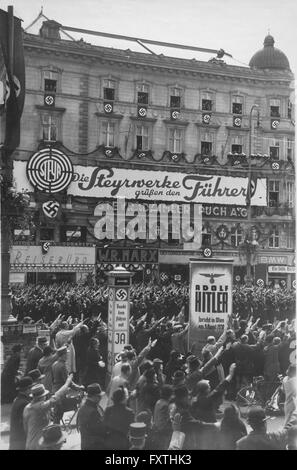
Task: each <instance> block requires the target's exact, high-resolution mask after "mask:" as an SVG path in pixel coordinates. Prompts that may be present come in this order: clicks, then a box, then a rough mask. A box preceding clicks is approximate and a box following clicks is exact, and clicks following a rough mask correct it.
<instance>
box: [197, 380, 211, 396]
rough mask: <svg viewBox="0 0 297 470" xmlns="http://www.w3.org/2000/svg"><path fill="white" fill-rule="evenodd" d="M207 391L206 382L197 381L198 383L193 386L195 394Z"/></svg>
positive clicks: (207, 383) (207, 384)
mask: <svg viewBox="0 0 297 470" xmlns="http://www.w3.org/2000/svg"><path fill="white" fill-rule="evenodd" d="M208 390H209V382H208V380H199V382H198V383H197V384H196V386H195V394H197V395H198V394H200V393H204V392H207V391H208Z"/></svg>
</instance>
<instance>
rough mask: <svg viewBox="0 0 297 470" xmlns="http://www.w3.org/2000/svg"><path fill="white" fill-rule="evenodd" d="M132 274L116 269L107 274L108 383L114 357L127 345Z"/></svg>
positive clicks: (120, 268) (119, 268)
mask: <svg viewBox="0 0 297 470" xmlns="http://www.w3.org/2000/svg"><path fill="white" fill-rule="evenodd" d="M132 276H133V273H131V272H129V271H126V269H124V268H122V267H117V268H115V269H114V270H113V271H110V272H109V273H108V357H107V380H108V381H109V379H110V376H111V372H112V368H113V366H114V364H115V358H116V356H117V355H118V354H119V353H120V352H121V351H122V350H123V348H124V346H125V344H128V343H129V317H130V288H131V281H132Z"/></svg>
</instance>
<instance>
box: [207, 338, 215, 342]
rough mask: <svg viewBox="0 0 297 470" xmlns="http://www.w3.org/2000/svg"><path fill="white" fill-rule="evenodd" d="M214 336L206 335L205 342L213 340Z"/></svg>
mask: <svg viewBox="0 0 297 470" xmlns="http://www.w3.org/2000/svg"><path fill="white" fill-rule="evenodd" d="M215 340H216V339H215V337H214V336H208V337H207V342H208V343H209V342H210V341H215Z"/></svg>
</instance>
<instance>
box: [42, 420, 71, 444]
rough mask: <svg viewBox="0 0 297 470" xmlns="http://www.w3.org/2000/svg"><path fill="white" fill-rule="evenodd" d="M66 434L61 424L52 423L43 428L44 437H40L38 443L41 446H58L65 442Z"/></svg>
mask: <svg viewBox="0 0 297 470" xmlns="http://www.w3.org/2000/svg"><path fill="white" fill-rule="evenodd" d="M65 441H66V439H65V434H63V433H62V429H61V426H59V425H58V424H52V425H50V426H47V427H46V428H44V429H43V430H42V437H41V438H40V439H39V441H38V444H39V445H40V447H43V448H45V449H46V448H48V447H52V446H56V445H59V444H62V443H63V442H65Z"/></svg>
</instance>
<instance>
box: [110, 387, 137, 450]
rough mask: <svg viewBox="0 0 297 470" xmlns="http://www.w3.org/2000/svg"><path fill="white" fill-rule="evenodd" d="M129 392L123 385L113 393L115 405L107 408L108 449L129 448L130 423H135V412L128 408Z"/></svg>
mask: <svg viewBox="0 0 297 470" xmlns="http://www.w3.org/2000/svg"><path fill="white" fill-rule="evenodd" d="M128 398H129V393H128V390H127V388H124V387H121V388H118V389H117V390H115V391H114V393H113V395H112V401H113V405H112V406H108V407H107V408H106V410H105V415H104V423H105V425H106V429H107V435H108V439H107V440H106V448H107V449H117V450H120V449H126V450H128V449H129V442H128V431H129V425H130V423H133V422H134V421H135V420H134V413H133V411H132V410H131V409H130V408H128V406H127V402H128Z"/></svg>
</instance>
